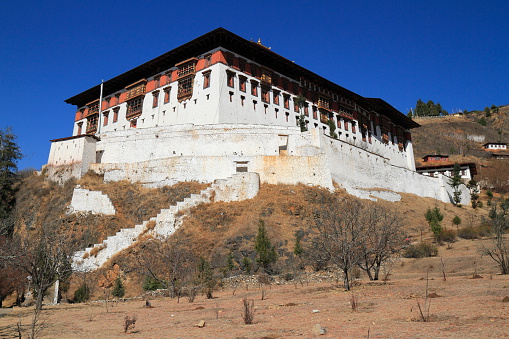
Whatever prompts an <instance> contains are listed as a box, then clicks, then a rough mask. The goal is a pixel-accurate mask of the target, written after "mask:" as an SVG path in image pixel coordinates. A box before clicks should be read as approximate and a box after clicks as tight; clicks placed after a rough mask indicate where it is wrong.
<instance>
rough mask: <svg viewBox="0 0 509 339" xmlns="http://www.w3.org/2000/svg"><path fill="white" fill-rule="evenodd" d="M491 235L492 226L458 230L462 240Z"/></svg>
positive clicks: (483, 225)
mask: <svg viewBox="0 0 509 339" xmlns="http://www.w3.org/2000/svg"><path fill="white" fill-rule="evenodd" d="M489 235H491V229H490V226H489V225H487V224H482V225H479V226H476V227H465V228H462V229H460V230H458V237H460V238H462V239H479V238H482V237H487V236H489Z"/></svg>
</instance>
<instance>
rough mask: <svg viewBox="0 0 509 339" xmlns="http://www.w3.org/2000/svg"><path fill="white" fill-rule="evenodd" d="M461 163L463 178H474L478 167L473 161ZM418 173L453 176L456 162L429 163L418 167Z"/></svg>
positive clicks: (465, 179) (466, 179)
mask: <svg viewBox="0 0 509 339" xmlns="http://www.w3.org/2000/svg"><path fill="white" fill-rule="evenodd" d="M459 165H460V175H461V179H463V180H464V181H469V180H471V179H473V178H474V175H476V174H477V167H476V165H475V163H473V162H466V163H462V164H459ZM416 171H417V173H420V174H422V175H426V176H430V177H438V176H439V175H445V176H446V177H452V176H453V175H454V173H453V172H454V164H451V163H449V164H443V165H427V166H418V167H416Z"/></svg>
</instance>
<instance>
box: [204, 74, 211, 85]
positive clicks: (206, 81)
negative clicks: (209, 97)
mask: <svg viewBox="0 0 509 339" xmlns="http://www.w3.org/2000/svg"><path fill="white" fill-rule="evenodd" d="M210 72H211V71H208V72H203V88H209V87H210Z"/></svg>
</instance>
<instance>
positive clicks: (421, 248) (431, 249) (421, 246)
mask: <svg viewBox="0 0 509 339" xmlns="http://www.w3.org/2000/svg"><path fill="white" fill-rule="evenodd" d="M437 254H438V248H437V247H436V246H435V245H433V244H431V243H428V242H421V243H418V244H416V245H410V246H408V247H407V248H406V249H405V250H404V251H403V257H405V258H424V257H436V256H437Z"/></svg>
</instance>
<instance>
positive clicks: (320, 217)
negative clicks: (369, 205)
mask: <svg viewBox="0 0 509 339" xmlns="http://www.w3.org/2000/svg"><path fill="white" fill-rule="evenodd" d="M327 200H328V201H327V203H326V204H324V207H323V208H321V209H320V210H319V211H317V212H316V214H315V216H316V219H315V223H316V226H317V229H318V232H319V241H320V246H321V247H322V249H323V250H324V251H325V252H326V253H327V254H328V255H329V257H330V260H331V262H332V263H333V264H334V265H335V266H336V267H337V268H338V269H339V270H341V272H343V284H344V287H345V289H346V290H348V291H349V290H350V275H349V274H350V270H351V269H352V268H353V267H354V266H355V265H357V264H358V263H359V262H360V260H361V258H362V251H361V242H362V241H363V239H362V232H361V229H360V228H359V227H358V225H359V223H358V220H359V219H360V218H361V214H360V213H361V207H362V204H361V203H360V202H359V201H358V200H356V199H345V200H342V201H339V199H338V198H336V197H335V196H332V195H331V196H330V197H328V199H327Z"/></svg>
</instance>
